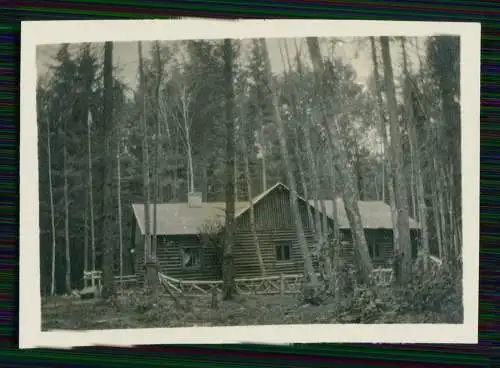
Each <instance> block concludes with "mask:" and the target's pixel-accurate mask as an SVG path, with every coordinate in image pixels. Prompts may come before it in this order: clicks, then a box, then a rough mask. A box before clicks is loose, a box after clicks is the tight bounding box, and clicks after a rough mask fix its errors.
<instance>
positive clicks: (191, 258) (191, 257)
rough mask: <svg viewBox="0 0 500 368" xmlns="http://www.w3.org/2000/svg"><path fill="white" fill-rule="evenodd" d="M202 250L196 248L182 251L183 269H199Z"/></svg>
mask: <svg viewBox="0 0 500 368" xmlns="http://www.w3.org/2000/svg"><path fill="white" fill-rule="evenodd" d="M200 260H201V258H200V250H199V249H195V248H182V249H181V262H182V268H198V267H200Z"/></svg>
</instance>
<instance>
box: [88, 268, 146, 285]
mask: <svg viewBox="0 0 500 368" xmlns="http://www.w3.org/2000/svg"><path fill="white" fill-rule="evenodd" d="M137 281H138V276H137V275H135V274H132V275H123V276H122V277H120V276H114V277H113V282H114V283H115V284H122V285H125V286H130V285H134V284H136V283H137ZM83 282H84V287H89V286H96V287H98V288H101V287H102V271H97V270H96V271H83Z"/></svg>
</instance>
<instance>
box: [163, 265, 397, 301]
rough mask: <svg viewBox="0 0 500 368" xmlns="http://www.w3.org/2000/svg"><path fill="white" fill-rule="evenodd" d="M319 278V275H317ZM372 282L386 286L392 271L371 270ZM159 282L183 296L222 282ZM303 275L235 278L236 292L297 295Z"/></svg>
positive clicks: (204, 291)
mask: <svg viewBox="0 0 500 368" xmlns="http://www.w3.org/2000/svg"><path fill="white" fill-rule="evenodd" d="M318 276H319V274H318ZM372 277H373V282H374V283H376V284H379V285H388V284H389V283H391V282H392V277H393V276H392V269H390V268H377V269H374V270H373V276H372ZM158 278H159V279H160V282H161V283H162V284H163V285H165V286H166V287H168V288H169V289H170V290H172V291H174V292H176V293H179V294H183V295H190V294H191V295H193V294H194V295H196V294H198V295H199V294H210V293H212V292H213V291H214V289H215V290H216V291H217V292H220V291H221V290H222V283H223V282H222V281H221V280H213V281H198V280H179V279H176V278H173V277H170V276H167V275H165V274H163V273H161V272H160V273H158ZM303 278H304V276H303V275H300V274H299V275H285V274H281V275H279V276H266V277H254V278H236V279H235V280H234V283H235V288H236V291H237V292H238V293H239V294H242V295H251V294H254V295H255V294H257V295H259V294H260V295H262V294H265V295H277V294H279V295H285V294H296V293H299V292H300V290H301V286H302V280H303Z"/></svg>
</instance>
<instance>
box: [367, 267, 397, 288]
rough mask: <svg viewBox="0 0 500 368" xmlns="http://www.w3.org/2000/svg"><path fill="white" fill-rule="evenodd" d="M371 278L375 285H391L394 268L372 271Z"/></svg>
mask: <svg viewBox="0 0 500 368" xmlns="http://www.w3.org/2000/svg"><path fill="white" fill-rule="evenodd" d="M371 278H372V282H373V283H374V284H375V285H381V286H385V285H389V284H390V283H391V282H392V279H393V271H392V268H375V269H373V271H372V274H371Z"/></svg>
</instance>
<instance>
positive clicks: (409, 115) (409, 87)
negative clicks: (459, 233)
mask: <svg viewBox="0 0 500 368" xmlns="http://www.w3.org/2000/svg"><path fill="white" fill-rule="evenodd" d="M401 50H402V53H403V74H404V105H405V113H406V119H407V124H408V133H409V139H410V142H411V145H412V146H413V147H414V148H416V149H414V154H413V156H412V161H414V168H415V170H416V175H415V176H416V178H415V179H416V187H417V202H418V212H419V216H418V219H419V223H420V230H421V233H422V248H423V252H424V268H425V270H426V271H427V268H428V257H429V233H428V229H427V205H426V203H425V192H424V179H423V167H422V160H421V159H420V152H421V149H420V147H421V144H422V143H421V142H419V139H418V135H417V132H416V129H415V123H416V122H415V116H414V114H413V103H412V98H413V95H414V93H413V83H412V82H411V76H410V73H409V70H408V57H407V52H406V40H405V37H402V38H401Z"/></svg>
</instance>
